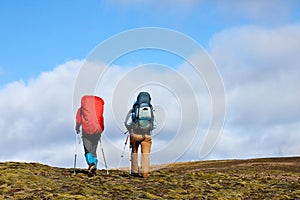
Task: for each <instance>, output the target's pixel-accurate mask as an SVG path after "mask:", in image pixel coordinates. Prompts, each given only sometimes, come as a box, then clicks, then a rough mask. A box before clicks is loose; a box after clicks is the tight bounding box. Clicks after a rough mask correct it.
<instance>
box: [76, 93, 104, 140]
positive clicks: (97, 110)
mask: <svg viewBox="0 0 300 200" xmlns="http://www.w3.org/2000/svg"><path fill="white" fill-rule="evenodd" d="M103 107H104V101H103V99H101V98H100V97H97V96H83V97H82V99H81V107H80V108H79V109H78V110H77V113H76V130H79V128H80V126H82V132H83V133H86V134H100V133H102V132H103V130H104V118H103Z"/></svg>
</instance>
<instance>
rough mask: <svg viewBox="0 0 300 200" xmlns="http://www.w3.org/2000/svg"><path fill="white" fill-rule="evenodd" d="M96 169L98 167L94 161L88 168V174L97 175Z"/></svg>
mask: <svg viewBox="0 0 300 200" xmlns="http://www.w3.org/2000/svg"><path fill="white" fill-rule="evenodd" d="M96 170H97V168H96V166H95V164H94V163H93V164H90V166H89V168H88V176H89V177H92V176H95V175H96Z"/></svg>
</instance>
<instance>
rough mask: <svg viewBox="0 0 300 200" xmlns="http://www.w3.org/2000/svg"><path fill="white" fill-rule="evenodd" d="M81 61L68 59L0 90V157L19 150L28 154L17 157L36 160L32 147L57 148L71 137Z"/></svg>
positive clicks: (35, 149) (40, 150) (36, 148)
mask: <svg viewBox="0 0 300 200" xmlns="http://www.w3.org/2000/svg"><path fill="white" fill-rule="evenodd" d="M80 64H81V61H70V62H67V63H65V64H64V65H61V66H58V67H57V68H55V69H54V70H53V71H50V72H45V73H42V74H41V75H40V76H39V77H37V78H36V79H31V80H29V81H28V83H25V82H23V81H17V82H13V83H10V84H8V85H6V86H5V87H4V88H2V89H1V90H0V107H1V108H0V110H1V119H0V129H1V130H2V131H3V133H5V134H3V135H2V138H1V140H0V148H1V152H4V153H1V157H0V159H1V160H10V159H12V158H16V157H15V155H20V154H26V155H27V156H20V157H19V158H20V159H25V160H28V161H31V160H39V159H40V158H41V157H39V156H37V155H38V154H37V152H36V153H35V151H38V152H39V155H40V152H43V151H45V150H47V149H48V148H50V147H51V145H53V144H56V145H57V149H59V148H60V146H61V145H64V143H65V142H66V141H68V140H72V138H73V134H74V131H73V129H74V128H73V126H74V122H73V118H72V117H73V114H72V92H73V84H74V80H75V76H76V73H77V72H78V69H79V66H80ZM54 154H64V152H58V151H57V152H56V151H54V152H53V156H55V155H54ZM41 156H42V155H41ZM54 162H55V161H54Z"/></svg>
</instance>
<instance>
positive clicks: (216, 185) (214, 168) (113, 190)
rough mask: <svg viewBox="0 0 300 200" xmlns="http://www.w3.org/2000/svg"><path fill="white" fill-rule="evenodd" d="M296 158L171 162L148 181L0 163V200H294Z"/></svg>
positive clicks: (299, 164)
mask: <svg viewBox="0 0 300 200" xmlns="http://www.w3.org/2000/svg"><path fill="white" fill-rule="evenodd" d="M299 177H300V158H277V159H276V158H273V159H269V158H268V159H252V160H227V161H199V162H188V163H175V164H171V165H168V166H167V167H166V168H162V169H160V170H156V171H153V172H152V173H151V176H150V177H149V178H148V179H143V178H136V177H131V176H130V175H129V174H128V172H127V171H119V170H110V174H109V175H107V174H106V171H105V170H97V176H95V177H92V178H89V177H87V174H86V170H85V169H78V171H77V174H76V175H74V174H73V170H72V169H62V168H56V167H50V166H47V165H42V164H39V163H17V162H7V163H0V199H299V198H300V190H299V188H300V183H299Z"/></svg>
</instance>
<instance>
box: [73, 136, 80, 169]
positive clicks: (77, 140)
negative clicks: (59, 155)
mask: <svg viewBox="0 0 300 200" xmlns="http://www.w3.org/2000/svg"><path fill="white" fill-rule="evenodd" d="M78 137H79V134H77V133H76V140H75V158H74V175H76V161H77V142H78V143H79V144H80V138H79V139H78Z"/></svg>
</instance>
